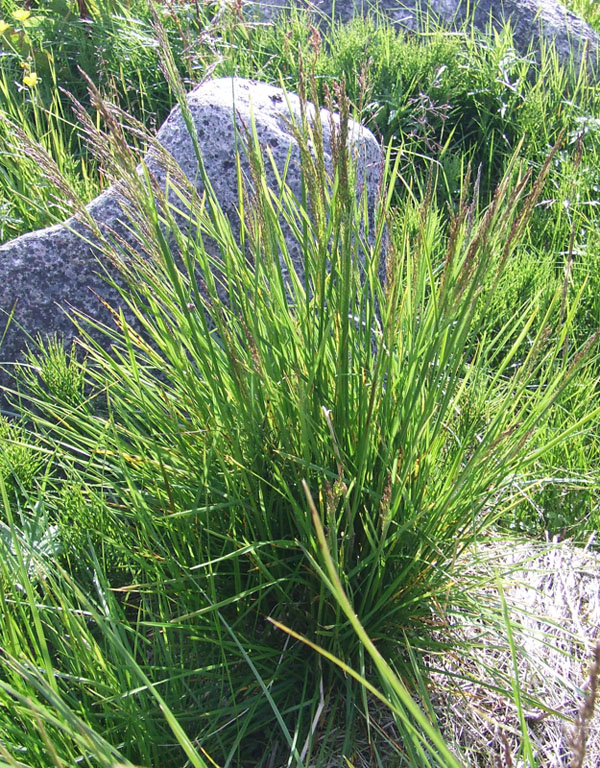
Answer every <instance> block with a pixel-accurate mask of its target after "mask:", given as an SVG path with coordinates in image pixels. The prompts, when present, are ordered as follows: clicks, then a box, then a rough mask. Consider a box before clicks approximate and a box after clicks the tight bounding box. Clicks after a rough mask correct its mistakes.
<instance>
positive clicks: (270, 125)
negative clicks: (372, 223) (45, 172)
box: [0, 78, 381, 387]
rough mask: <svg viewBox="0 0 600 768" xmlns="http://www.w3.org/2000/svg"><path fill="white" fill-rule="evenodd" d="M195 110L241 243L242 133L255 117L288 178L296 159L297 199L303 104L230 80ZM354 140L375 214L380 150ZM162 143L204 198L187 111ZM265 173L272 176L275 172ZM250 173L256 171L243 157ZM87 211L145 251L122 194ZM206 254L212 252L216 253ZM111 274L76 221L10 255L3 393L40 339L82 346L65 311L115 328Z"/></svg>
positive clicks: (106, 196) (159, 173)
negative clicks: (295, 126)
mask: <svg viewBox="0 0 600 768" xmlns="http://www.w3.org/2000/svg"><path fill="white" fill-rule="evenodd" d="M187 101H188V104H189V108H190V111H191V114H192V117H193V121H194V125H195V129H196V133H197V137H198V142H199V146H200V149H201V153H202V157H203V162H204V166H205V169H206V172H207V175H208V177H209V179H210V181H211V184H212V186H213V189H214V191H215V193H216V196H217V199H218V200H219V202H220V204H221V207H222V209H223V211H224V213H225V214H226V215H227V217H228V218H229V220H230V222H231V224H232V227H233V230H234V233H236V234H237V233H239V216H238V215H237V205H238V184H237V175H236V162H235V147H236V138H237V139H238V145H239V133H240V131H239V128H237V127H236V124H237V125H238V126H239V125H240V124H241V123H242V122H243V123H245V124H246V125H247V126H250V125H251V116H252V120H254V123H255V126H256V133H257V136H258V139H259V142H260V145H261V147H262V148H263V149H264V148H265V147H268V148H269V151H270V153H271V155H272V157H273V159H274V161H275V165H276V167H277V168H278V170H279V172H281V171H282V170H283V168H284V167H285V164H286V162H287V160H288V153H290V151H291V162H290V166H289V169H288V173H287V177H286V181H287V183H288V185H289V186H290V188H291V190H292V191H293V192H294V194H296V195H298V196H299V195H300V193H301V172H300V166H299V151H298V147H297V143H296V141H295V139H294V138H293V136H292V134H291V131H290V127H289V119H290V110H291V112H292V113H293V114H294V115H295V116H296V117H297V118H298V120H299V119H300V100H299V98H298V97H297V96H296V95H294V94H287V95H285V94H284V93H283V91H282V90H281V89H279V88H275V87H273V86H270V85H266V84H264V83H258V82H254V81H250V80H243V79H231V78H223V79H215V80H212V81H209V82H207V83H205V84H203V85H200V86H198V87H197V88H195V89H194V90H193V91H192V92H191V93H190V94H189V95H188V97H187ZM234 105H235V107H234ZM288 105H289V109H288ZM234 118H235V121H236V122H235V123H234ZM332 118H333V119H334V120H335V117H334V116H332V115H331V113H330V112H328V111H327V110H321V111H320V119H321V124H322V130H323V145H324V154H325V163H326V166H328V167H329V168H331V164H332V159H331V151H330V145H329V141H330V138H331V131H332ZM349 134H350V142H349V143H350V145H351V148H352V151H353V153H354V154H355V156H356V157H357V168H358V177H359V178H364V179H365V180H366V184H367V192H368V194H369V199H370V204H371V205H373V204H374V200H375V195H376V190H377V186H378V183H379V174H380V158H381V153H380V148H379V145H378V143H377V141H376V140H375V138H374V136H373V135H372V134H371V133H370V132H369V131H368V130H367V129H365V128H363V127H362V126H360V125H358V124H357V123H354V122H352V121H351V125H350V130H349ZM156 139H157V141H158V142H159V143H160V145H161V146H162V147H163V148H164V149H166V150H168V152H169V153H170V155H171V156H172V157H173V158H174V160H175V161H176V162H177V163H178V165H179V167H180V168H181V170H182V171H183V172H184V173H185V175H186V176H187V177H188V179H190V180H191V181H193V183H194V184H195V186H196V188H197V189H198V190H199V191H202V189H203V184H202V181H201V179H200V178H199V177H198V176H199V174H198V164H197V161H196V155H195V152H194V146H193V141H192V138H191V136H190V134H189V132H188V130H187V128H186V125H185V121H184V119H183V116H182V113H181V110H180V109H179V107H176V108H175V109H173V111H172V112H171V114H170V115H169V117H168V118H167V120H166V121H165V123H164V124H163V125H162V127H161V128H160V130H159V132H158V134H157V136H156ZM157 158H158V153H157V152H156V151H155V150H151V151H150V152H149V153H148V154H147V155H146V157H145V159H144V164H145V166H146V167H147V168H148V170H149V171H150V173H151V174H153V175H154V177H155V179H156V180H157V182H158V184H159V185H160V186H161V187H162V188H163V189H164V185H165V180H166V171H165V168H164V163H162V162H160V161H159V160H158V159H157ZM265 165H266V166H268V165H269V164H268V162H266V163H265ZM242 167H243V168H245V169H246V171H248V164H247V161H246V159H245V158H244V157H243V153H242ZM139 170H140V169H138V172H139ZM267 175H268V177H269V183H270V184H271V186H275V185H276V181H275V176H274V174H273V172H272V171H267ZM248 176H249V173H248ZM86 210H87V212H88V213H89V214H91V216H92V217H93V219H94V220H95V221H96V222H97V224H98V226H99V228H100V230H101V231H103V232H104V233H109V234H110V233H113V232H114V233H117V235H118V236H119V237H120V238H122V239H123V240H125V241H126V242H128V243H129V244H130V245H131V244H132V243H135V239H134V238H133V236H132V234H131V233H130V232H129V231H128V227H127V221H128V219H127V216H126V215H125V214H124V213H123V208H122V198H121V197H120V194H119V193H118V192H117V190H116V187H114V186H113V187H111V188H109V189H108V190H107V191H106V192H104V193H103V194H102V195H100V196H99V197H97V198H96V199H95V200H94V201H93V202H92V203H90V204H89V205H88V206H87V208H86ZM236 219H237V220H238V225H236ZM86 238H87V239H86ZM96 242H97V241H96ZM206 246H207V250H210V243H206ZM213 255H215V254H213ZM104 268H105V269H107V270H108V271H109V272H110V273H111V275H112V276H113V277H115V278H118V276H117V275H116V274H115V271H116V270H115V267H111V265H110V263H108V262H107V260H106V259H105V258H104V257H103V256H102V255H101V252H100V251H99V250H98V249H97V248H95V247H94V245H93V239H90V230H89V228H86V226H84V225H83V224H82V223H81V221H80V220H79V219H77V218H75V217H74V218H71V219H68V220H67V221H66V222H65V223H64V224H61V225H57V226H53V227H50V228H48V229H44V230H40V231H37V232H32V233H30V234H26V235H23V236H22V237H19V238H17V239H15V240H13V241H11V242H9V243H7V244H5V245H4V246H2V247H0V310H2V313H1V314H0V337H1V336H2V332H3V327H4V320H5V318H6V317H7V314H9V313H11V311H12V310H13V309H14V316H13V321H12V322H11V323H10V324H9V327H8V331H7V333H6V336H5V338H4V341H3V342H2V346H0V361H2V362H3V363H4V367H5V371H4V372H1V371H0V387H2V386H7V384H8V383H9V380H10V377H9V376H7V373H6V371H7V370H8V366H6V363H11V362H13V361H18V360H19V359H20V356H21V354H22V351H23V349H24V347H25V346H26V344H27V343H28V340H29V339H30V338H31V337H34V338H35V337H36V336H37V335H38V334H42V335H49V334H53V333H58V334H59V335H61V336H63V337H64V339H65V341H66V342H69V341H70V340H71V339H72V338H73V336H74V326H73V324H72V322H71V320H70V318H69V316H68V314H67V313H65V311H64V308H65V307H66V306H68V305H70V306H72V307H74V308H76V309H78V310H80V311H82V312H84V313H85V314H86V315H89V316H91V317H92V318H96V319H98V320H100V321H102V322H107V323H109V322H111V321H110V316H109V313H108V312H107V310H106V309H105V308H104V307H103V305H102V303H101V302H100V300H99V298H98V296H100V297H102V298H103V299H104V300H105V301H107V302H109V303H110V304H111V305H112V306H119V305H120V304H122V302H120V300H119V299H120V297H119V293H118V291H117V290H115V289H114V288H112V287H110V286H109V285H107V283H106V281H105V279H104V277H103V276H102V273H103V270H104ZM2 315H4V317H2ZM128 319H129V320H131V319H132V318H128ZM1 367H2V364H1V363H0V368H1Z"/></svg>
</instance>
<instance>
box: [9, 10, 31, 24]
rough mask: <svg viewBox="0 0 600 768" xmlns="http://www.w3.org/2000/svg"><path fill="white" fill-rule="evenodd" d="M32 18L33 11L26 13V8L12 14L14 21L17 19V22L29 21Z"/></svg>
mask: <svg viewBox="0 0 600 768" xmlns="http://www.w3.org/2000/svg"><path fill="white" fill-rule="evenodd" d="M30 16H31V11H26V10H25V8H19V9H18V10H16V11H13V12H12V17H13V19H16V20H17V21H27V19H28V18H29V17H30Z"/></svg>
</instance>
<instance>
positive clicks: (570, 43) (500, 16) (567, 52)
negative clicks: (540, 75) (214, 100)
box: [249, 0, 600, 77]
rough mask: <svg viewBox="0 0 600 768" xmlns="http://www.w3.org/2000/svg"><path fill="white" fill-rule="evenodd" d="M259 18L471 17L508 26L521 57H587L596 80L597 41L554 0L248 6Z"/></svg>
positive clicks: (298, 0)
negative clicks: (550, 49)
mask: <svg viewBox="0 0 600 768" xmlns="http://www.w3.org/2000/svg"><path fill="white" fill-rule="evenodd" d="M249 2H250V4H251V5H254V6H256V8H257V9H258V13H259V14H260V15H261V16H264V17H266V18H271V17H272V16H273V15H274V13H276V12H277V11H278V10H279V9H281V8H285V7H289V6H290V5H293V4H294V3H295V4H296V5H299V6H302V7H312V8H315V9H316V10H317V12H318V13H321V14H324V15H325V16H328V17H330V16H331V15H332V13H334V14H335V18H336V19H339V20H340V21H343V22H346V21H349V20H350V19H351V18H352V17H353V16H355V15H358V14H361V13H365V12H367V11H369V10H376V11H378V12H380V13H382V14H383V15H384V16H387V18H389V19H391V20H392V21H393V22H394V23H395V24H397V25H398V26H401V27H404V28H406V29H410V30H417V29H419V28H420V27H422V25H423V19H424V18H425V17H426V16H427V15H428V16H429V17H430V18H431V19H432V20H437V21H439V22H441V23H442V24H444V25H445V26H447V27H449V28H451V29H452V28H456V27H459V26H461V25H462V24H464V22H465V20H466V19H467V18H468V17H469V16H472V21H473V25H474V27H475V28H476V29H479V30H480V31H481V32H486V31H487V29H488V27H489V24H490V22H491V23H492V27H493V28H495V29H500V28H502V27H503V26H504V25H505V24H506V23H507V22H510V24H511V28H512V30H513V35H514V38H513V40H514V45H515V48H516V49H517V50H518V51H519V52H520V53H522V54H526V53H528V52H529V51H530V50H531V51H537V50H539V48H540V46H541V44H542V42H546V43H549V42H552V43H554V45H555V47H556V52H557V54H558V57H559V59H560V60H561V61H562V62H563V63H566V62H568V61H569V58H570V57H571V56H573V59H574V62H575V64H576V65H577V64H579V63H580V62H581V60H582V58H583V57H584V56H585V57H586V58H587V61H588V65H589V68H590V71H591V72H592V73H593V74H594V76H596V77H597V76H598V74H600V35H598V33H597V32H595V31H594V29H592V27H590V25H589V24H587V23H586V22H585V21H583V20H582V19H581V18H580V17H579V16H577V15H576V14H574V13H573V12H572V11H569V10H568V9H567V8H565V6H564V5H562V3H560V2H558V0H479V2H477V0H314V2H309V0H249Z"/></svg>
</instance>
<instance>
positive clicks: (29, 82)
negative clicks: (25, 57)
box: [23, 72, 40, 88]
mask: <svg viewBox="0 0 600 768" xmlns="http://www.w3.org/2000/svg"><path fill="white" fill-rule="evenodd" d="M39 82H40V78H39V77H38V76H37V72H30V73H29V74H28V75H25V76H24V77H23V85H26V86H27V87H28V88H35V86H36V85H37V84H38V83H39Z"/></svg>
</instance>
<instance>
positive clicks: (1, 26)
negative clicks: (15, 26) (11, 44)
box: [0, 19, 10, 35]
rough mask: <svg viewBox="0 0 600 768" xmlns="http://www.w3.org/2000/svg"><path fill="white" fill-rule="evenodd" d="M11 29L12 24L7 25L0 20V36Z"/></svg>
mask: <svg viewBox="0 0 600 768" xmlns="http://www.w3.org/2000/svg"><path fill="white" fill-rule="evenodd" d="M9 27H10V24H7V23H6V22H5V21H4V19H0V35H3V34H4V33H5V32H6V30H7V29H8V28H9Z"/></svg>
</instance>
